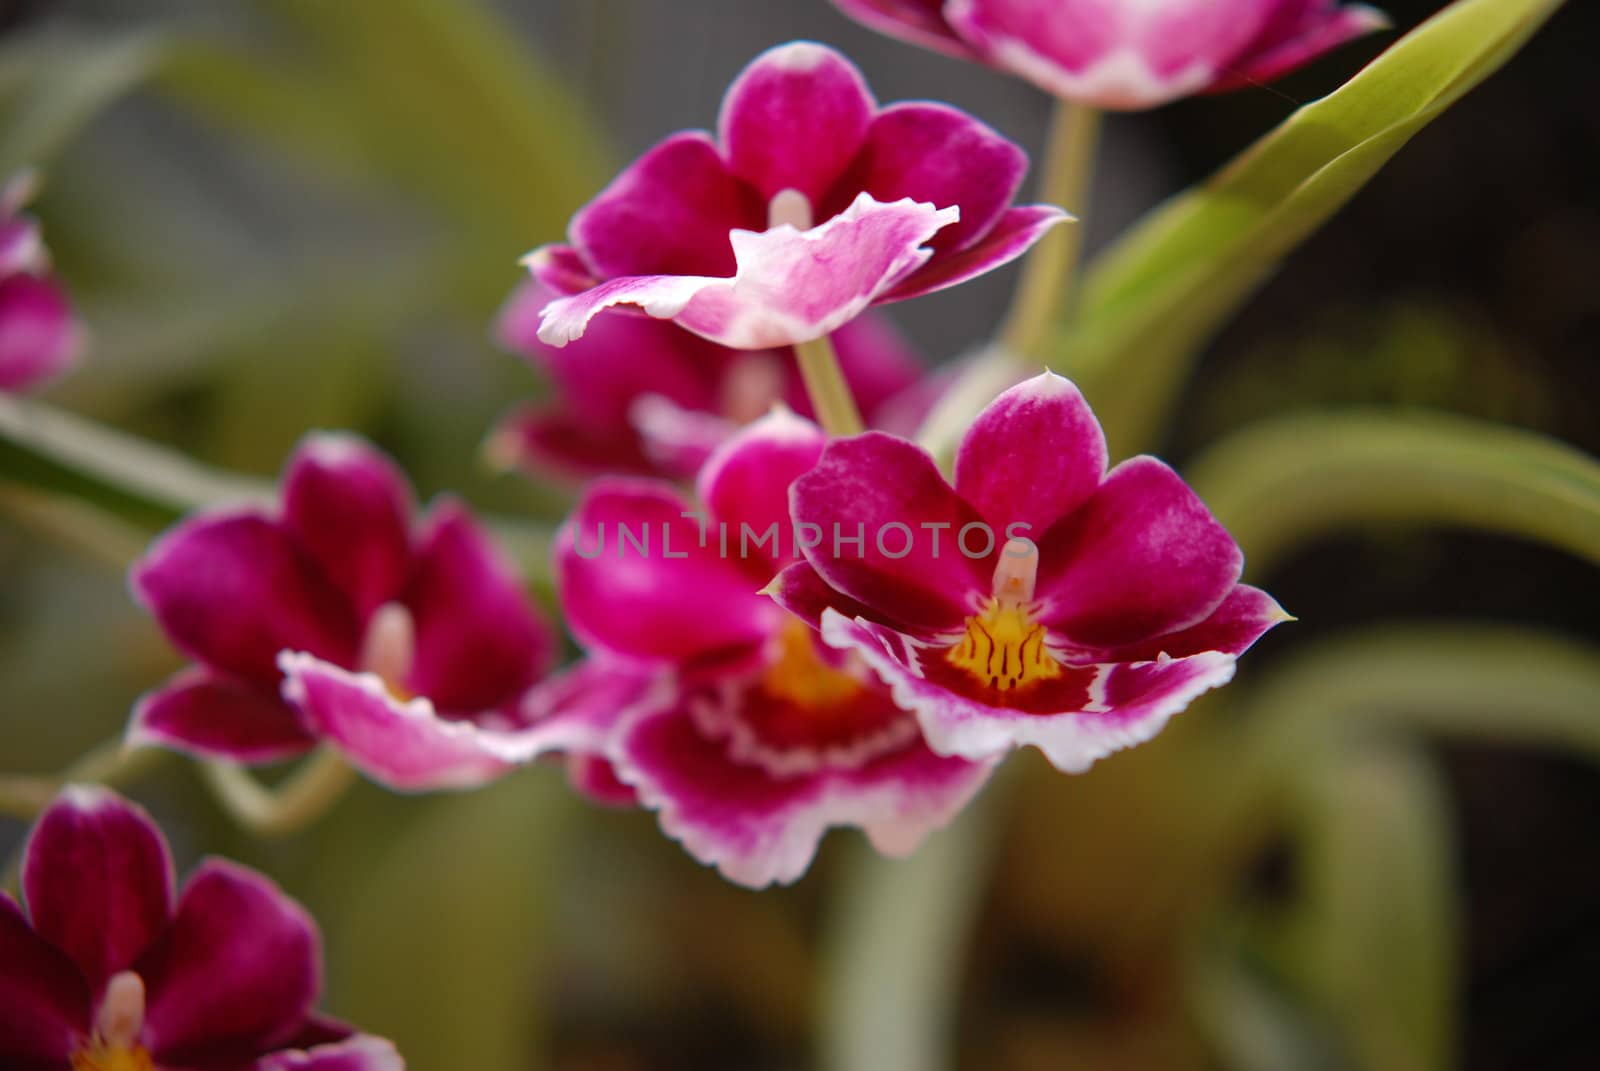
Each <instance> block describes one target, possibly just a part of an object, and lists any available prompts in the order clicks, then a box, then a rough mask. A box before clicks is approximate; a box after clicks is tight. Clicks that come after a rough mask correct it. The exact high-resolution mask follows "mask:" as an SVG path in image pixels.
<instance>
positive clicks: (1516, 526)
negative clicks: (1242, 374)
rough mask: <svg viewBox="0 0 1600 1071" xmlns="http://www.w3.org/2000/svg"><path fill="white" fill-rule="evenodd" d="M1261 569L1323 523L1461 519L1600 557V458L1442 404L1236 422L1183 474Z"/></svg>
mask: <svg viewBox="0 0 1600 1071" xmlns="http://www.w3.org/2000/svg"><path fill="white" fill-rule="evenodd" d="M1185 474H1186V475H1187V476H1188V477H1189V479H1190V482H1191V483H1192V484H1193V485H1194V487H1195V489H1196V491H1198V492H1199V493H1200V496H1201V497H1202V498H1203V499H1204V500H1205V501H1206V503H1207V505H1209V506H1210V507H1211V509H1212V511H1213V512H1214V513H1215V514H1216V515H1217V517H1218V519H1220V520H1221V521H1222V522H1223V524H1225V525H1227V526H1228V528H1229V530H1230V531H1232V532H1233V535H1234V537H1235V538H1236V539H1237V540H1238V541H1239V545H1240V546H1241V547H1243V548H1244V550H1245V555H1246V558H1247V560H1248V562H1249V564H1250V567H1251V569H1252V571H1253V572H1255V573H1256V574H1257V575H1259V574H1260V573H1262V572H1264V571H1266V570H1269V569H1271V568H1272V566H1273V565H1274V564H1275V563H1276V562H1277V561H1278V560H1279V559H1280V558H1281V556H1282V555H1283V554H1285V553H1286V552H1288V551H1290V550H1292V549H1294V548H1295V547H1296V546H1298V545H1300V544H1301V543H1303V542H1304V541H1305V540H1307V539H1309V538H1312V537H1314V536H1317V535H1321V534H1323V533H1325V532H1329V531H1335V530H1339V529H1346V528H1351V527H1355V526H1359V525H1368V524H1375V523H1388V524H1393V523H1426V524H1448V525H1462V526H1466V527H1471V528H1479V529H1483V530H1486V531H1491V532H1501V533H1506V534H1510V535H1517V536H1522V537H1524V538H1527V539H1533V540H1537V541H1540V542H1543V543H1547V544H1549V545H1551V546H1555V547H1559V548H1561V549H1563V550H1566V551H1568V552H1570V553H1572V554H1576V555H1578V556H1580V557H1583V558H1586V559H1588V560H1589V561H1592V562H1595V563H1596V564H1600V462H1597V461H1595V460H1594V459H1593V458H1591V457H1589V456H1587V455H1586V454H1584V453H1583V452H1582V451H1580V450H1577V449H1574V448H1572V447H1569V446H1565V445H1563V444H1562V443H1559V442H1557V441H1555V440H1552V439H1549V438H1547V437H1545V436H1542V435H1538V434H1535V433H1533V432H1528V431H1522V430H1519V429H1515V428H1507V427H1502V426H1499V425H1495V424H1489V423H1485V422H1482V421H1476V420H1470V419H1467V418H1464V417H1454V416H1446V415H1442V414H1428V415H1412V416H1396V415H1389V414H1384V413H1347V414H1333V415H1309V416H1293V417H1286V418H1283V419H1280V420H1274V421H1269V422H1267V423H1263V424H1258V425H1255V426H1253V427H1249V428H1246V429H1244V430H1242V431H1238V432H1235V433H1234V434H1233V435H1231V436H1229V437H1227V438H1226V439H1224V440H1222V441H1221V442H1220V443H1218V444H1217V445H1216V446H1214V447H1212V448H1211V449H1210V450H1208V451H1207V452H1205V453H1204V454H1202V455H1201V456H1200V457H1199V458H1197V459H1196V460H1195V461H1194V463H1193V464H1191V465H1190V466H1188V467H1187V469H1186V473H1185Z"/></svg>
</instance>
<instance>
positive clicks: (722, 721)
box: [533, 410, 992, 887]
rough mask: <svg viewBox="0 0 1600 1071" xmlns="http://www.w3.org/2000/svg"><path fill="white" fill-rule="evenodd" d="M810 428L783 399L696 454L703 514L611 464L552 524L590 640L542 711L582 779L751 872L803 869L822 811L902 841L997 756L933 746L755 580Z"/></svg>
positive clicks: (775, 553) (791, 555)
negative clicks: (589, 759)
mask: <svg viewBox="0 0 1600 1071" xmlns="http://www.w3.org/2000/svg"><path fill="white" fill-rule="evenodd" d="M823 443H824V438H823V435H822V433H821V431H820V430H819V429H818V428H817V427H816V426H815V425H813V424H811V423H810V422H809V421H805V420H801V419H800V418H799V417H797V416H795V415H793V414H792V413H788V412H785V411H781V410H780V411H777V412H775V413H773V414H772V415H770V416H768V417H766V418H764V419H762V420H760V421H758V422H756V423H755V424H752V425H750V427H748V428H746V429H745V430H743V431H742V432H740V433H739V434H738V435H737V436H735V437H734V438H733V439H730V440H729V441H728V442H727V443H725V444H724V445H723V446H722V447H720V448H719V449H718V450H717V452H716V453H715V454H714V455H713V456H712V457H711V459H710V460H709V461H708V462H707V463H706V466H705V467H704V468H703V469H702V470H701V472H700V475H699V480H698V484H697V489H698V494H699V499H700V502H701V504H702V507H703V512H699V511H697V510H696V507H695V505H694V504H692V503H691V502H690V501H689V500H688V499H686V498H684V497H683V496H682V495H680V494H679V492H678V491H677V490H676V489H675V488H674V487H673V486H672V485H670V484H667V483H663V482H660V481H650V480H629V479H622V478H611V479H606V480H601V481H597V482H596V483H595V484H594V485H593V486H592V487H591V489H590V491H589V493H588V494H587V495H585V497H584V499H583V501H582V502H581V503H580V504H579V506H578V508H577V510H576V511H575V512H574V514H573V516H572V517H571V518H570V520H569V521H568V523H567V524H566V526H565V527H564V528H563V530H562V532H561V534H560V536H559V537H558V541H557V551H556V570H557V578H558V581H559V583H560V589H561V598H562V604H563V606H564V607H565V609H566V612H567V620H568V623H569V625H570V626H571V629H572V631H573V633H574V634H575V635H576V636H577V638H578V640H579V642H580V643H581V644H582V645H583V647H584V648H585V649H586V650H587V652H588V655H589V657H588V659H587V661H585V662H584V663H581V664H580V666H579V668H578V669H576V670H574V671H572V675H569V677H568V678H566V680H565V682H564V685H563V687H564V691H565V694H564V696H563V699H562V701H559V702H553V703H552V702H550V701H549V700H548V699H547V698H546V697H544V696H542V695H541V694H540V693H541V692H542V691H543V688H541V689H536V690H535V698H534V700H533V701H534V702H535V703H536V704H538V705H539V706H540V708H541V711H542V712H543V713H544V714H545V717H544V718H543V719H542V720H541V722H540V724H541V725H542V726H544V727H545V730H546V732H547V733H548V734H549V736H550V738H554V736H555V735H556V733H557V732H558V731H564V732H565V734H566V738H567V747H568V749H569V750H571V751H577V752H580V753H583V754H587V755H590V756H594V757H598V758H601V759H604V760H606V761H607V762H608V763H609V765H610V770H609V771H607V772H604V773H601V774H600V775H599V777H598V778H597V779H596V781H595V782H594V783H596V784H598V789H596V788H591V789H590V791H591V794H599V795H602V796H605V795H606V794H607V793H606V791H605V789H606V786H607V785H608V784H609V785H610V786H612V796H613V798H619V797H620V798H621V799H623V800H625V799H626V798H627V796H626V794H625V793H620V792H617V791H615V790H616V789H617V788H620V787H622V786H625V787H626V789H627V790H631V792H632V793H634V794H636V797H637V799H638V801H639V803H640V804H641V805H643V806H645V807H648V808H650V809H652V810H654V811H656V812H657V814H658V816H659V820H660V823H661V826H662V829H663V830H665V831H666V832H667V834H668V835H670V836H672V837H674V838H676V839H677V840H679V841H681V842H682V843H683V845H684V847H685V848H686V849H687V850H688V851H689V853H690V854H691V855H693V856H694V857H695V858H696V859H698V860H700V861H701V862H704V863H708V864H714V865H715V866H717V867H718V869H720V870H721V871H722V873H723V874H724V876H726V877H727V878H728V879H729V880H731V881H735V882H738V883H740V884H743V885H749V886H752V887H760V886H764V885H767V884H769V883H772V882H791V881H794V880H796V879H797V878H799V877H800V876H801V875H802V874H803V873H804V872H805V870H806V868H807V867H808V866H809V865H810V863H811V859H812V857H813V856H814V855H815V853H816V850H817V845H818V842H819V841H820V839H821V838H822V836H823V834H824V833H825V832H826V831H827V829H828V828H829V827H832V826H855V827H858V828H860V829H862V830H864V831H865V833H866V835H867V837H868V838H869V839H870V840H871V842H872V843H873V844H874V845H875V846H876V847H877V848H878V849H879V850H880V851H882V852H884V853H885V854H889V855H904V854H907V853H909V852H910V851H912V850H913V849H914V848H915V847H916V846H917V845H918V844H919V843H920V842H921V840H922V839H923V838H924V837H925V836H926V835H927V834H928V833H929V832H930V831H931V830H934V829H936V828H938V827H940V826H942V825H944V824H945V823H947V822H948V821H949V820H950V819H951V818H952V817H953V816H954V815H956V814H957V813H958V812H959V811H960V810H961V809H962V807H964V806H965V805H966V804H967V802H968V801H969V800H970V799H971V798H972V797H973V795H974V794H976V793H977V791H978V790H979V789H980V788H981V787H982V785H983V783H984V781H985V780H986V779H987V777H988V775H989V772H990V769H991V766H992V763H990V762H988V761H977V762H969V761H966V760H963V759H952V758H941V757H939V756H937V755H935V754H934V753H933V752H932V751H930V750H929V749H928V747H927V745H926V744H925V743H924V742H923V740H922V736H921V734H920V733H919V732H918V730H917V725H916V722H915V720H914V719H913V718H912V717H911V715H910V714H908V713H907V712H906V711H903V710H901V709H900V708H899V707H897V706H896V705H895V704H894V702H893V700H892V698H891V696H890V694H889V691H888V689H886V688H884V687H883V686H881V685H880V684H879V683H878V682H877V680H876V679H875V678H874V677H873V675H872V673H871V671H870V670H869V669H868V668H867V666H866V665H865V663H864V662H863V661H862V660H861V659H859V658H856V657H854V656H851V655H848V654H841V653H840V652H837V651H833V650H830V649H829V648H827V647H826V646H824V645H823V644H822V643H821V642H820V641H819V639H818V637H817V635H816V633H815V632H814V630H812V629H811V628H810V627H808V626H807V625H806V623H805V622H803V621H801V620H799V619H798V618H796V617H794V616H792V615H791V614H789V613H788V612H787V611H785V610H783V609H782V608H781V607H779V606H778V605H777V604H776V603H774V602H773V601H772V600H771V599H770V598H768V597H767V595H766V594H764V593H763V591H762V589H763V587H764V586H765V585H766V584H767V583H768V582H769V581H771V579H772V577H773V575H774V573H776V572H777V570H778V569H779V568H781V567H782V566H783V565H784V564H786V563H789V562H792V561H794V560H795V552H794V550H793V548H792V547H790V546H789V545H788V544H789V543H790V542H791V539H790V533H789V525H788V486H789V483H790V481H791V480H792V479H793V478H794V477H796V476H798V475H800V474H801V473H803V472H805V471H806V470H808V469H809V468H811V466H812V465H813V464H815V462H816V460H817V458H818V457H819V456H820V455H821V453H822V448H823ZM640 539H643V540H646V541H647V544H648V545H644V546H641V545H640V544H639V543H638V542H637V541H638V540H640ZM619 694H624V695H631V696H632V699H631V701H630V702H624V703H619V702H618V701H617V698H616V697H617V696H618V695H619ZM558 726H564V729H558V728H557V727H558ZM587 772H588V774H589V775H590V776H594V775H596V774H597V773H599V771H595V770H590V771H587Z"/></svg>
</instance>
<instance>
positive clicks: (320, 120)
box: [162, 0, 608, 272]
mask: <svg viewBox="0 0 1600 1071" xmlns="http://www.w3.org/2000/svg"><path fill="white" fill-rule="evenodd" d="M260 6H262V7H263V8H264V9H266V10H267V11H269V12H272V13H274V14H276V15H278V16H279V17H280V18H281V19H282V20H283V22H284V24H285V25H286V26H287V27H288V28H289V29H290V30H291V31H292V32H293V33H294V35H295V36H297V37H298V39H299V42H298V43H299V44H301V45H303V46H304V49H305V52H304V55H302V56H297V58H296V59H295V61H293V62H283V61H282V60H281V58H280V59H277V60H274V61H265V60H263V59H261V58H259V57H256V56H253V55H250V54H242V53H240V52H239V51H238V50H237V49H235V48H231V47H228V46H226V45H219V46H217V47H214V48H213V49H209V50H208V49H204V48H194V49H188V50H185V51H184V52H183V53H182V54H181V55H180V56H179V57H177V59H176V61H175V62H174V63H173V64H172V66H171V68H170V69H169V71H168V72H167V73H166V75H165V76H164V77H163V79H162V86H163V88H164V89H165V90H166V91H168V92H169V93H170V94H172V95H173V96H175V97H177V98H179V99H181V100H182V101H184V102H185V103H186V104H187V105H188V106H189V107H191V108H193V109H195V110H196V111H198V112H200V113H202V114H205V115H208V116H210V117H211V118H213V119H214V120H216V121H218V122H219V123H220V124H222V125H223V126H224V127H227V128H230V129H236V130H240V131H244V132H247V133H250V134H252V135H254V136H256V137H260V138H263V139H265V140H268V141H270V142H272V143H273V144H275V145H277V146H278V147H279V148H280V149H287V150H289V151H291V152H292V153H294V154H296V155H297V156H299V157H300V158H302V159H307V160H311V161H314V162H316V163H318V164H321V165H323V166H325V167H329V168H330V169H331V170H333V171H334V172H344V173H350V172H352V171H356V172H360V171H363V170H364V171H366V172H367V173H369V174H370V173H372V172H374V171H376V173H378V174H381V175H383V176H384V177H385V178H386V179H387V180H389V181H393V182H397V183H399V184H400V185H402V186H405V187H409V188H410V189H411V190H412V191H413V192H415V193H418V194H421V195H422V196H425V197H427V198H429V199H430V200H431V201H432V202H433V203H434V205H435V206H436V207H437V208H438V209H439V210H441V211H443V212H444V213H447V214H449V215H450V216H452V217H453V218H455V219H456V220H458V221H459V222H464V223H468V224H469V225H470V226H472V227H473V229H474V230H475V232H476V234H477V236H478V238H479V239H480V240H482V239H492V240H498V242H499V243H509V245H508V246H507V249H508V250H509V255H508V257H507V259H506V260H505V261H504V262H503V263H501V262H496V263H494V264H492V265H490V267H492V268H494V269H496V270H500V271H502V272H503V271H506V270H509V268H510V266H511V263H512V259H511V258H512V257H513V256H514V255H515V253H517V252H521V251H524V250H525V249H526V248H531V247H532V246H533V245H535V244H537V243H538V242H539V241H542V240H546V239H549V238H552V237H555V236H557V235H559V234H560V233H561V232H562V231H563V230H564V229H565V226H566V221H567V218H568V216H570V214H571V212H572V210H573V209H575V208H576V207H577V206H578V205H580V204H581V203H582V202H583V201H584V200H586V199H587V198H589V197H590V196H592V195H593V193H594V192H595V190H596V189H597V188H598V186H599V184H600V183H601V182H603V181H604V179H605V176H606V174H607V171H608V168H607V166H606V164H607V160H608V152H607V150H606V148H605V146H604V143H603V139H602V138H601V137H600V135H599V134H598V131H597V128H596V125H595V123H594V122H593V121H592V120H591V119H589V118H588V116H587V115H586V114H585V112H584V109H583V107H582V104H581V102H580V100H579V97H578V95H577V94H575V93H574V92H572V91H571V90H570V89H569V88H568V87H567V86H565V85H563V84H562V82H561V81H560V79H559V78H557V77H556V76H554V75H551V74H549V73H546V72H545V71H544V70H542V69H541V68H540V66H539V65H538V64H536V63H535V62H534V61H533V58H532V57H531V56H529V55H527V54H526V52H525V51H524V50H523V49H522V48H521V47H520V46H519V45H518V38H517V35H516V34H515V33H514V32H512V31H511V30H510V29H509V28H508V27H506V26H505V25H503V24H502V22H501V19H500V17H499V16H498V15H496V14H495V13H493V12H492V11H491V10H490V9H489V8H488V7H487V6H486V5H484V4H482V3H480V2H477V0H464V2H461V3H456V4H448V5H441V4H437V3H432V2H430V0H347V2H345V3H339V4H328V3H322V2H320V0H260Z"/></svg>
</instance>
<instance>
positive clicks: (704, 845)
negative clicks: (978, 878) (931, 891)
mask: <svg viewBox="0 0 1600 1071" xmlns="http://www.w3.org/2000/svg"><path fill="white" fill-rule="evenodd" d="M612 754H613V759H614V761H615V764H616V769H617V772H618V776H619V777H620V778H621V779H622V780H623V781H624V782H626V783H627V784H629V785H631V786H632V787H633V789H634V790H635V791H636V792H637V793H638V795H639V799H640V802H641V803H642V804H643V805H644V806H646V807H649V808H651V809H653V810H655V811H656V812H657V814H658V816H659V818H660V821H661V828H662V830H663V831H665V832H666V833H667V835H668V836H671V837H673V838H674V839H676V840H678V841H681V842H682V843H683V846H684V848H685V849H686V850H687V851H688V852H689V854H690V855H692V856H694V857H695V858H696V859H698V860H700V861H701V862H703V863H707V864H710V865H712V866H715V867H716V868H717V869H718V870H719V871H721V872H722V874H723V876H724V877H726V878H727V879H728V880H729V881H733V882H736V883H738V884H740V885H746V886H749V887H751V888H761V887H763V886H766V885H770V884H773V883H781V884H787V883H789V882H792V881H795V880H796V879H798V878H799V877H800V876H801V875H802V874H804V873H805V871H806V869H807V868H808V867H809V866H810V865H811V860H812V859H813V857H815V855H816V851H817V845H818V843H819V842H820V841H821V839H822V836H823V834H825V833H826V832H827V830H828V829H829V828H831V827H834V826H853V827H856V828H859V829H861V830H862V831H863V832H864V833H865V834H866V835H867V838H868V839H869V840H871V841H872V844H873V846H874V847H875V848H877V849H878V851H880V852H882V853H884V854H885V855H891V856H904V855H909V854H910V853H911V852H912V851H914V850H915V849H916V848H917V846H918V845H919V844H921V843H922V841H923V840H924V839H925V838H926V836H927V835H928V834H929V833H930V832H932V831H933V830H936V829H939V828H941V827H942V826H944V825H946V824H948V823H949V822H950V820H951V819H952V818H954V817H955V816H956V815H957V814H959V813H960V811H961V809H962V808H963V807H965V806H966V805H967V803H969V802H970V801H971V799H972V797H973V796H974V795H976V794H977V792H978V790H979V789H980V788H982V787H983V784H984V782H985V781H986V780H987V778H988V776H989V773H990V769H991V766H992V764H990V763H985V762H966V761H962V760H960V759H941V758H939V757H938V756H936V755H934V754H933V753H932V752H931V751H929V750H928V749H927V747H926V746H925V745H924V744H922V742H921V740H920V739H914V741H913V742H912V743H910V744H908V745H906V746H904V747H900V748H896V749H894V750H892V751H889V752H887V753H886V754H884V755H882V756H880V757H879V758H876V759H874V760H872V761H870V762H867V763H865V764H863V765H860V766H857V767H854V768H847V767H839V768H829V769H824V770H819V771H815V772H810V773H806V774H797V775H794V776H789V777H778V776H774V775H773V774H772V773H771V772H770V771H768V770H766V769H764V768H763V767H762V766H760V765H758V764H753V763H747V762H740V761H738V760H737V759H736V758H734V757H733V755H732V754H731V753H730V751H729V749H728V746H727V745H726V743H724V742H722V741H719V740H716V739H714V738H712V737H708V736H707V735H706V734H705V733H704V732H702V731H701V730H699V729H698V728H697V727H696V725H695V722H694V719H693V717H692V715H691V714H690V713H689V712H688V711H687V710H684V709H682V708H675V707H672V706H667V707H665V708H664V709H662V710H660V711H657V712H647V713H644V714H642V715H641V716H638V717H636V718H635V719H634V720H632V722H631V723H630V724H628V725H626V726H624V728H623V731H622V732H621V734H620V735H619V737H618V739H617V742H616V743H615V745H614V747H613V752H612Z"/></svg>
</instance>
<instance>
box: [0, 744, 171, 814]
mask: <svg viewBox="0 0 1600 1071" xmlns="http://www.w3.org/2000/svg"><path fill="white" fill-rule="evenodd" d="M166 755H167V752H164V751H160V750H156V749H153V748H133V749H130V748H127V747H125V746H124V745H123V742H122V740H121V738H118V739H115V740H107V741H106V742H105V743H103V744H100V745H99V746H98V747H96V748H94V749H93V750H92V751H89V752H87V753H85V754H84V755H83V757H82V758H80V759H78V760H77V761H76V762H74V763H73V764H72V765H71V766H68V767H67V768H66V769H65V770H63V771H62V772H61V773H59V774H57V775H54V776H48V775H46V776H33V775H21V774H16V775H13V774H7V775H5V776H0V814H5V815H9V816H11V817H12V818H19V819H22V820H23V821H31V820H32V819H33V818H34V817H36V816H37V815H38V813H39V812H40V811H42V810H44V809H45V808H46V807H48V806H49V805H50V801H51V800H53V799H55V798H56V796H57V794H59V793H60V791H61V790H62V789H63V788H65V787H66V786H67V785H72V784H96V785H116V784H121V783H124V782H126V781H129V780H132V779H134V778H136V777H138V776H139V775H140V774H142V773H144V772H145V771H146V770H148V769H150V768H151V767H152V766H153V765H155V764H156V763H157V762H159V761H161V760H162V759H163V758H165V757H166Z"/></svg>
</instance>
